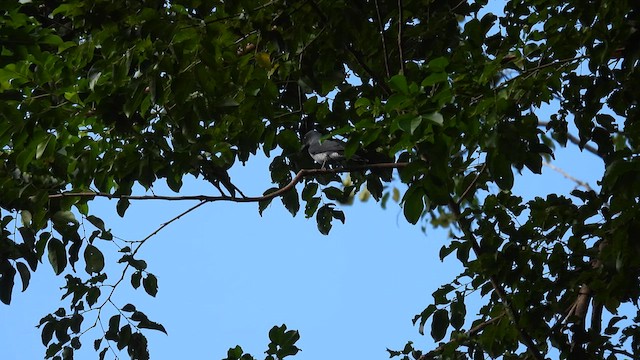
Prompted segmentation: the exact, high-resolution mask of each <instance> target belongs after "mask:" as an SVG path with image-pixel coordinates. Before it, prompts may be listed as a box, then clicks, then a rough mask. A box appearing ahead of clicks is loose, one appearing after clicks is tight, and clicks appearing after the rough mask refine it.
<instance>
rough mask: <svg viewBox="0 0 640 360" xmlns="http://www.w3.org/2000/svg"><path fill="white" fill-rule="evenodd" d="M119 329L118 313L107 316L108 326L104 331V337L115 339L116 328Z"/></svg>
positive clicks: (116, 337)
mask: <svg viewBox="0 0 640 360" xmlns="http://www.w3.org/2000/svg"><path fill="white" fill-rule="evenodd" d="M119 329H120V315H119V314H116V315H113V316H112V317H111V318H109V327H108V328H107V331H106V332H105V333H104V338H105V339H107V340H112V341H117V340H118V330H119Z"/></svg>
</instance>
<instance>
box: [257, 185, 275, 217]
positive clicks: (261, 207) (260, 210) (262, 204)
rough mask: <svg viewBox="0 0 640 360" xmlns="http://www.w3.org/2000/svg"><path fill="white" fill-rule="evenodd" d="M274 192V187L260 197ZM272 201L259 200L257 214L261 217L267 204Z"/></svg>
mask: <svg viewBox="0 0 640 360" xmlns="http://www.w3.org/2000/svg"><path fill="white" fill-rule="evenodd" d="M274 191H278V188H275V187H272V188H269V189H267V191H265V192H264V194H262V195H268V194H271V193H272V192H274ZM272 200H273V198H271V199H268V200H260V202H258V213H259V214H260V216H262V213H263V212H264V211H265V210H266V209H267V207H269V204H271V201H272Z"/></svg>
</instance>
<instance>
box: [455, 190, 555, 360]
mask: <svg viewBox="0 0 640 360" xmlns="http://www.w3.org/2000/svg"><path fill="white" fill-rule="evenodd" d="M449 207H450V208H451V211H452V212H453V214H454V216H455V217H456V220H457V222H458V225H459V226H460V230H462V233H463V234H464V236H465V238H466V239H467V241H469V242H471V248H472V249H473V252H474V253H475V254H476V257H478V258H480V256H481V255H482V249H481V248H480V245H479V244H478V240H477V239H476V237H475V235H474V234H473V231H472V230H471V224H470V221H469V219H467V218H466V217H464V216H462V214H461V212H460V206H459V205H458V203H456V202H455V201H453V199H450V201H449ZM488 277H489V282H490V283H491V286H492V287H493V290H494V291H495V293H496V294H497V295H498V298H500V301H501V302H502V305H504V308H505V311H506V313H507V315H508V316H509V319H510V320H511V323H513V326H515V328H516V330H517V331H518V335H519V337H520V342H522V343H523V344H524V345H525V346H526V347H527V350H528V351H529V353H530V354H531V356H533V358H534V359H536V360H544V356H542V353H540V350H538V346H537V345H536V344H535V342H534V341H533V338H532V337H531V335H529V333H527V332H526V331H525V330H524V329H523V328H522V327H520V324H519V316H518V313H517V312H516V310H515V308H514V307H513V305H512V304H511V302H510V301H509V297H508V296H507V293H506V291H505V290H504V287H502V285H501V284H500V283H499V282H498V280H496V277H495V276H493V275H489V276H488Z"/></svg>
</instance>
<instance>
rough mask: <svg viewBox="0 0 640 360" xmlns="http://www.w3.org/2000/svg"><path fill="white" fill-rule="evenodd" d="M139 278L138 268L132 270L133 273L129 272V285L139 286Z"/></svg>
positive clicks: (140, 274)
mask: <svg viewBox="0 0 640 360" xmlns="http://www.w3.org/2000/svg"><path fill="white" fill-rule="evenodd" d="M141 280H142V271H140V270H138V271H134V272H133V274H131V286H133V288H134V289H137V288H139V287H140V282H141Z"/></svg>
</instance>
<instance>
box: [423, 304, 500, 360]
mask: <svg viewBox="0 0 640 360" xmlns="http://www.w3.org/2000/svg"><path fill="white" fill-rule="evenodd" d="M504 315H505V314H504V313H502V314H500V315H498V316H496V317H494V318H491V319H489V320H487V321H485V322H481V323H480V324H478V325H476V326H474V327H472V328H471V329H469V331H467V332H465V333H464V335H465V336H464V337H463V339H464V338H469V337H472V336H475V335H476V334H478V333H479V332H481V331H482V330H484V329H485V328H486V327H487V326H489V325H491V324H493V323H495V322H498V321H500V320H501V319H502V318H503V317H504ZM459 342H460V338H455V339H453V340H451V341H449V342H448V343H446V344H443V345H440V346H438V347H437V348H435V349H433V350H431V351H429V352H428V353H426V354H424V355H422V356H420V357H419V358H418V360H427V359H432V358H433V357H434V356H435V355H437V354H438V353H439V352H440V351H442V350H443V349H444V348H445V347H446V346H447V345H449V344H453V343H459Z"/></svg>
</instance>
